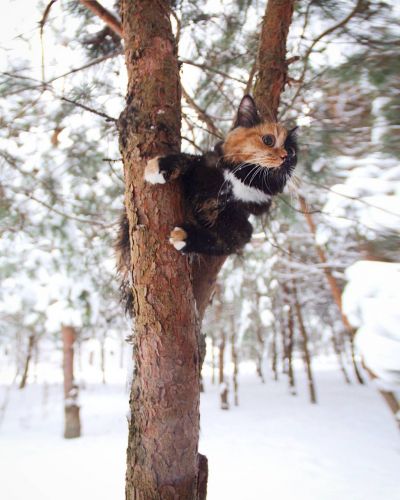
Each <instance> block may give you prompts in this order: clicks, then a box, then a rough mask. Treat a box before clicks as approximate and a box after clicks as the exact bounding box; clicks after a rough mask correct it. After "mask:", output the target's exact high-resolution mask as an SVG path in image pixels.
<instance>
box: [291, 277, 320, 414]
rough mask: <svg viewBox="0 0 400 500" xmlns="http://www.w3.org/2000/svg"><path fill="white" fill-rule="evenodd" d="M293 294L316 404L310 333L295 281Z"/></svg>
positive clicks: (309, 380)
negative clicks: (307, 329)
mask: <svg viewBox="0 0 400 500" xmlns="http://www.w3.org/2000/svg"><path fill="white" fill-rule="evenodd" d="M293 296H294V300H295V309H296V316H297V322H298V324H299V330H300V334H301V337H302V347H303V353H304V362H305V366H306V373H307V380H308V390H309V393H310V401H311V403H314V404H315V403H316V402H317V394H316V391H315V383H314V377H313V373H312V368H311V356H310V352H309V350H308V335H307V331H306V328H305V326H304V321H303V315H302V312H301V307H300V303H299V299H298V294H297V286H296V283H295V282H294V283H293Z"/></svg>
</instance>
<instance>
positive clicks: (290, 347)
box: [287, 306, 296, 396]
mask: <svg viewBox="0 0 400 500" xmlns="http://www.w3.org/2000/svg"><path fill="white" fill-rule="evenodd" d="M288 331H289V335H288V339H287V359H288V377H289V389H290V393H291V394H292V395H293V396H295V395H296V382H295V378H294V370H293V347H294V321H293V309H292V306H289V309H288Z"/></svg>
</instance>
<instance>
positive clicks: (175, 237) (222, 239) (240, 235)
mask: <svg viewBox="0 0 400 500" xmlns="http://www.w3.org/2000/svg"><path fill="white" fill-rule="evenodd" d="M220 219H221V220H219V221H218V223H217V224H215V226H214V227H213V228H205V227H202V226H197V225H190V224H184V225H183V227H175V228H174V229H173V230H172V231H171V234H170V238H169V242H170V243H171V245H173V246H174V247H175V248H176V249H177V250H179V251H180V252H182V253H191V252H194V253H202V254H206V255H230V254H232V253H235V252H237V251H239V250H241V249H242V248H243V247H244V245H245V244H246V243H248V242H249V241H250V239H251V235H252V232H253V228H252V226H251V224H250V222H249V221H248V220H247V219H246V218H245V217H242V218H239V219H236V220H235V221H234V227H232V225H230V224H229V222H230V221H229V220H226V219H230V217H221V218H220ZM230 226H231V227H230Z"/></svg>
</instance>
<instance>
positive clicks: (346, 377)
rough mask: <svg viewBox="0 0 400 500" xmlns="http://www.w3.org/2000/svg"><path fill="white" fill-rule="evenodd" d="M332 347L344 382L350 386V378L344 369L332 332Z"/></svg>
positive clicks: (340, 353) (340, 350)
mask: <svg viewBox="0 0 400 500" xmlns="http://www.w3.org/2000/svg"><path fill="white" fill-rule="evenodd" d="M332 345H333V350H334V351H335V354H336V356H337V359H338V363H339V366H340V371H341V372H342V373H343V377H344V380H345V382H346V384H351V380H350V377H349V375H348V373H347V371H346V368H345V366H344V362H343V352H342V349H341V348H340V347H339V344H338V341H337V339H336V337H335V332H333V331H332Z"/></svg>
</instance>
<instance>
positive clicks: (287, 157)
mask: <svg viewBox="0 0 400 500" xmlns="http://www.w3.org/2000/svg"><path fill="white" fill-rule="evenodd" d="M289 135H290V134H288V131H287V130H286V129H285V128H284V127H282V126H281V125H279V124H278V123H260V124H258V125H255V126H253V127H243V126H239V127H237V128H235V129H234V130H232V131H231V132H230V133H229V134H228V135H227V137H226V140H225V142H224V145H223V151H224V157H225V158H226V160H228V162H230V163H234V164H236V165H237V164H240V163H248V164H253V165H260V166H262V167H266V168H279V167H281V166H283V165H284V164H288V163H289V162H290V163H292V162H293V160H294V157H295V156H296V147H295V145H294V144H292V141H291V140H290V138H289V137H288V136H289ZM288 138H289V140H288Z"/></svg>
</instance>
